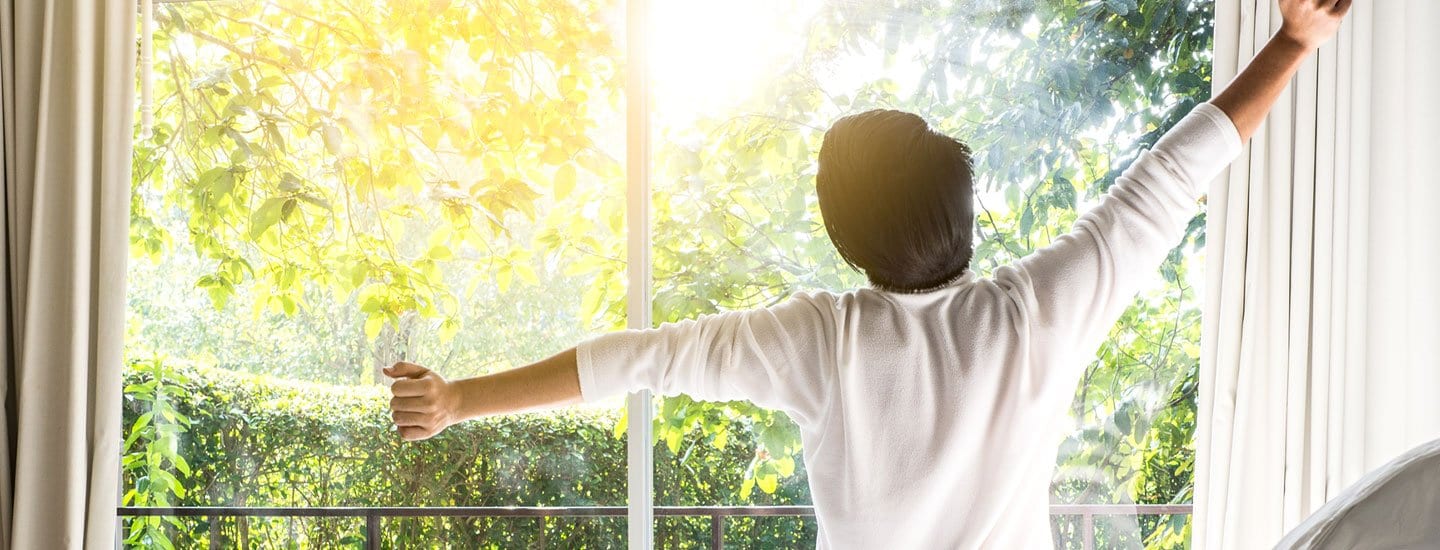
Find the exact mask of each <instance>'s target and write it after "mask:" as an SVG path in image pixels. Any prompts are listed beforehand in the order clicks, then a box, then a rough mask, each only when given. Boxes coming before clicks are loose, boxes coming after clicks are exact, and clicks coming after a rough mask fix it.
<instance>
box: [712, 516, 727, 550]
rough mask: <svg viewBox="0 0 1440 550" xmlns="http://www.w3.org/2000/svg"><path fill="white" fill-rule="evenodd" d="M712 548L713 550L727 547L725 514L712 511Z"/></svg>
mask: <svg viewBox="0 0 1440 550" xmlns="http://www.w3.org/2000/svg"><path fill="white" fill-rule="evenodd" d="M710 548H711V550H723V549H724V548H725V516H722V515H720V514H717V513H715V512H711V513H710Z"/></svg>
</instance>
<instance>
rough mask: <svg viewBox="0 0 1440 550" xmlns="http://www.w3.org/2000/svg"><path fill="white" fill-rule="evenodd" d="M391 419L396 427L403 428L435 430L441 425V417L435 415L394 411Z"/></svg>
mask: <svg viewBox="0 0 1440 550" xmlns="http://www.w3.org/2000/svg"><path fill="white" fill-rule="evenodd" d="M390 418H391V419H392V420H393V421H394V422H395V425H396V426H399V427H401V428H404V427H406V426H416V427H421V428H434V427H435V426H438V425H439V424H440V415H438V414H434V413H423V412H412V411H392V412H391V413H390Z"/></svg>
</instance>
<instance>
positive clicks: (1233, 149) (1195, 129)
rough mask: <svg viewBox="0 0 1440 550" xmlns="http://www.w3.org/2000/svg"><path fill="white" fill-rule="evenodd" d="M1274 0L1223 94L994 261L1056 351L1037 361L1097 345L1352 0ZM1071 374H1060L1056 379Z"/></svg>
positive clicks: (1059, 362)
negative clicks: (1033, 238) (1096, 194)
mask: <svg viewBox="0 0 1440 550" xmlns="http://www.w3.org/2000/svg"><path fill="white" fill-rule="evenodd" d="M1279 2H1280V7H1281V11H1282V13H1283V14H1284V17H1285V23H1284V28H1283V30H1282V31H1281V32H1279V33H1278V34H1276V35H1275V36H1274V37H1273V38H1272V39H1271V40H1270V42H1269V44H1267V45H1266V46H1265V47H1264V48H1263V49H1262V50H1261V52H1260V53H1259V54H1258V55H1257V56H1256V57H1255V59H1254V61H1252V62H1251V63H1250V65H1249V66H1248V67H1247V68H1246V69H1245V71H1244V72H1242V73H1241V74H1240V75H1239V76H1238V77H1236V78H1235V80H1234V81H1233V82H1231V83H1230V84H1229V85H1228V86H1227V87H1226V89H1225V90H1224V91H1223V92H1222V93H1221V94H1220V95H1219V96H1217V97H1216V98H1215V99H1213V100H1211V101H1210V102H1207V103H1202V104H1200V105H1198V106H1196V108H1195V109H1194V110H1193V111H1191V112H1190V113H1189V114H1188V115H1187V116H1186V117H1185V118H1183V119H1182V120H1181V121H1180V122H1179V123H1178V124H1176V125H1175V127H1174V128H1172V129H1171V130H1170V131H1169V132H1168V133H1166V134H1165V135H1164V136H1162V137H1161V138H1160V140H1159V141H1158V142H1157V143H1156V144H1155V146H1154V147H1153V148H1151V149H1150V150H1148V151H1143V152H1141V153H1140V155H1139V156H1138V157H1137V158H1136V160H1135V162H1134V163H1133V164H1131V165H1130V166H1129V167H1128V168H1126V169H1125V171H1124V172H1123V173H1122V174H1121V176H1120V177H1119V178H1117V180H1116V182H1115V185H1113V186H1112V187H1111V188H1110V190H1109V191H1108V192H1107V193H1106V195H1105V196H1104V197H1102V199H1101V201H1100V204H1099V205H1097V206H1096V207H1094V208H1092V209H1091V210H1089V211H1088V212H1085V213H1084V215H1082V216H1080V218H1079V219H1078V220H1076V222H1075V227H1074V229H1073V230H1072V231H1071V232H1070V233H1068V234H1065V235H1062V236H1060V237H1058V238H1056V239H1055V241H1054V242H1053V243H1051V244H1050V245H1049V246H1047V247H1045V248H1042V249H1040V250H1037V251H1035V253H1033V254H1031V255H1029V256H1027V257H1025V258H1023V259H1021V260H1020V261H1019V262H1016V263H1015V264H1013V265H1011V266H1006V267H1003V268H1001V269H999V270H997V271H996V274H995V280H996V283H997V284H999V285H1000V286H1001V287H1003V288H1004V289H1005V290H1006V292H1007V293H1008V294H1009V295H1010V296H1011V299H1012V300H1014V301H1015V302H1016V304H1017V306H1018V307H1019V311H1022V312H1025V323H1024V324H1025V326H1026V329H1027V330H1029V331H1030V333H1031V335H1032V338H1031V340H1032V341H1033V342H1035V343H1036V344H1037V346H1036V348H1035V349H1036V350H1037V351H1038V352H1041V353H1061V354H1062V355H1057V356H1047V357H1045V358H1043V359H1040V360H1038V361H1035V362H1034V363H1033V364H1035V365H1036V368H1042V369H1057V368H1059V369H1069V368H1070V367H1072V366H1079V365H1082V364H1084V363H1085V361H1083V359H1084V357H1083V356H1082V355H1083V354H1089V353H1091V351H1092V350H1093V349H1094V346H1096V345H1099V343H1100V340H1101V339H1103V337H1104V335H1105V334H1106V333H1107V332H1108V331H1109V329H1110V326H1111V325H1112V324H1114V322H1115V319H1117V318H1119V316H1120V314H1121V313H1122V312H1124V310H1125V307H1126V306H1127V305H1129V304H1130V302H1131V301H1132V300H1133V299H1134V296H1135V294H1136V293H1138V292H1139V291H1140V290H1141V288H1142V287H1143V285H1144V283H1145V282H1146V280H1147V279H1149V278H1150V277H1151V275H1152V274H1153V273H1154V271H1155V268H1156V267H1158V266H1159V265H1160V263H1161V261H1162V260H1163V259H1164V257H1165V255H1166V254H1167V253H1168V252H1169V251H1170V250H1171V249H1172V248H1174V247H1175V246H1176V245H1177V244H1179V242H1180V239H1181V238H1182V237H1183V236H1184V234H1185V228H1186V226H1187V224H1188V222H1189V221H1190V219H1191V218H1192V217H1194V215H1195V212H1196V210H1197V209H1198V207H1197V204H1196V202H1197V199H1198V198H1199V197H1200V195H1201V194H1202V192H1203V190H1204V186H1205V185H1206V184H1207V183H1208V182H1209V181H1210V180H1212V179H1214V178H1215V177H1216V176H1217V175H1218V174H1219V173H1220V171H1221V170H1223V169H1224V168H1225V166H1227V165H1228V164H1229V163H1230V162H1231V161H1232V160H1233V158H1234V157H1235V156H1236V155H1237V154H1238V153H1239V151H1240V149H1241V146H1242V144H1243V143H1244V142H1245V141H1246V140H1248V139H1250V136H1251V135H1253V134H1254V133H1255V131H1256V129H1257V128H1258V127H1259V125H1260V123H1261V122H1262V121H1263V120H1264V118H1265V116H1266V114H1267V113H1268V112H1269V111H1270V108H1271V107H1272V106H1273V105H1274V103H1275V100H1276V98H1278V97H1279V95H1280V92H1281V91H1282V90H1284V88H1285V86H1286V84H1287V83H1288V82H1289V81H1290V79H1291V77H1292V76H1293V75H1294V74H1295V71H1296V69H1297V68H1298V67H1299V66H1300V64H1301V63H1302V62H1303V61H1304V59H1305V58H1306V57H1307V56H1309V55H1310V53H1311V52H1312V51H1313V50H1314V49H1315V48H1316V47H1318V46H1319V45H1320V44H1321V43H1323V42H1325V41H1326V40H1328V39H1329V38H1330V37H1331V36H1333V35H1334V33H1335V31H1336V30H1337V29H1338V28H1339V24H1340V20H1341V19H1342V18H1343V17H1344V15H1345V13H1346V12H1347V11H1348V10H1349V7H1350V0H1338V1H1337V0H1279ZM1067 372H1070V373H1071V374H1074V372H1075V371H1073V370H1071V371H1067ZM1071 380H1072V378H1070V377H1056V383H1057V384H1062V385H1068V384H1069V383H1070V381H1071ZM1065 391H1070V389H1069V388H1068V387H1067V388H1065Z"/></svg>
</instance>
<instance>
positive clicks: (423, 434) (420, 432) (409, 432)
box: [400, 426, 438, 441]
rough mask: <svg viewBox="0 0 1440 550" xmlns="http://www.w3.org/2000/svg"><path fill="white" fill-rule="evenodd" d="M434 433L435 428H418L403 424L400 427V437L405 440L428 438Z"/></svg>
mask: <svg viewBox="0 0 1440 550" xmlns="http://www.w3.org/2000/svg"><path fill="white" fill-rule="evenodd" d="M436 433H438V432H436V431H435V430H431V429H427V428H420V427H416V426H405V427H402V428H400V437H402V438H404V439H405V441H420V440H422V439H430V437H431V436H433V435H435V434H436Z"/></svg>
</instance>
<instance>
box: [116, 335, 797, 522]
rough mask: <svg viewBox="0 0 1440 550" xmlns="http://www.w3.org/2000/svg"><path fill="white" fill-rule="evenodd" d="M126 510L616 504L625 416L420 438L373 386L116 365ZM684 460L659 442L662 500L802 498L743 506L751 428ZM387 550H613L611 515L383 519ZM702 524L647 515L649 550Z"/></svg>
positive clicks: (793, 485)
mask: <svg viewBox="0 0 1440 550" xmlns="http://www.w3.org/2000/svg"><path fill="white" fill-rule="evenodd" d="M124 376H125V385H126V392H125V400H124V426H125V427H126V434H125V435H126V443H125V459H124V461H123V463H124V469H123V480H122V481H123V483H124V485H125V489H126V494H125V497H124V499H123V500H124V503H125V504H129V505H148V506H165V505H177V506H596V505H609V506H620V505H624V504H625V502H626V463H625V461H626V452H625V447H626V442H625V438H624V437H623V436H622V435H621V434H619V433H618V432H617V430H616V429H615V428H616V425H617V422H618V421H619V420H620V416H621V411H619V410H615V411H593V410H582V409H578V408H566V409H557V410H554V411H549V412H544V413H524V414H515V415H507V416H497V417H491V418H485V419H479V420H474V421H469V422H465V423H461V424H458V425H456V426H452V427H450V429H448V430H446V431H445V432H444V433H442V434H440V435H438V436H436V437H434V438H432V439H430V440H427V441H423V442H406V441H404V440H402V439H400V438H399V437H398V435H396V433H395V432H394V431H393V430H392V427H391V425H390V422H389V409H388V399H389V394H388V391H387V390H386V389H385V388H383V387H378V386H371V387H343V386H328V385H321V384H313V383H302V382H293V381H288V380H282V379H277V378H273V377H268V376H256V375H249V374H243V373H236V372H232V371H228V370H224V369H217V368H208V367H204V366H198V365H191V364H185V363H178V362H176V363H172V362H169V361H166V360H160V359H154V360H145V361H132V362H130V363H128V364H127V368H126V370H125V375H124ZM703 439H704V438H703V436H701V434H700V432H699V431H698V430H697V431H696V432H695V433H693V434H691V437H687V438H686V444H685V445H682V447H681V451H680V453H678V455H677V453H672V452H670V450H669V449H668V448H667V446H666V445H665V444H664V443H657V444H656V445H655V451H654V452H655V497H656V502H657V503H658V504H666V505H733V504H752V505H787V504H806V503H809V502H810V496H809V488H808V486H807V485H806V481H805V479H806V478H805V476H804V475H803V468H804V466H803V464H800V465H797V473H799V475H794V476H790V477H788V478H785V479H784V480H782V482H781V483H780V485H779V487H778V488H777V489H776V491H775V492H774V493H773V494H767V493H763V492H760V491H756V492H753V493H751V494H750V498H749V500H748V501H746V502H741V501H740V499H739V495H738V494H737V491H736V488H738V487H740V486H741V482H742V479H743V474H744V470H745V467H746V464H749V463H750V461H751V459H752V454H753V452H754V449H755V447H756V446H755V441H754V436H753V434H752V433H749V432H746V431H732V432H731V433H730V434H729V437H728V441H721V442H719V443H720V444H721V445H723V446H718V447H717V445H716V444H715V442H713V441H704V440H703ZM725 529H726V530H725V540H726V545H727V546H736V547H744V548H755V547H758V548H806V547H809V548H813V547H814V545H815V536H816V532H815V531H816V524H815V522H814V519H813V518H809V517H806V518H793V517H792V518H761V519H729V520H726V528H725ZM363 533H364V526H363V521H362V520H360V519H358V518H338V519H306V518H302V519H283V518H281V519H261V518H249V519H248V520H247V519H243V518H242V519H236V518H217V519H210V518H193V519H192V518H180V519H175V518H142V519H133V520H127V521H126V522H125V537H126V546H127V547H147V548H149V547H162V548H163V547H171V546H172V545H173V547H177V548H205V547H209V548H346V547H351V548H354V547H360V546H361V545H362V544H363V538H362V537H363ZM382 537H383V539H382V546H384V547H393V548H419V547H443V548H520V547H527V548H549V547H556V548H618V547H623V546H624V541H625V538H626V520H625V519H624V518H623V517H614V518H555V519H549V520H544V519H539V518H498V519H484V518H474V519H469V518H449V519H428V518H424V519H387V520H386V521H385V523H384V524H383V525H382ZM709 538H710V525H709V521H708V518H657V521H656V533H655V541H656V546H657V547H661V548H704V547H707V546H708V544H709Z"/></svg>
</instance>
